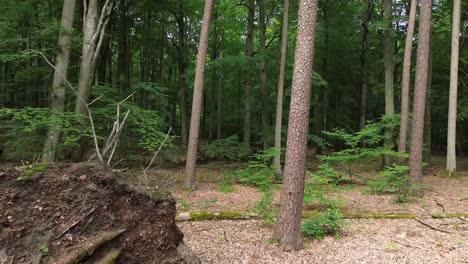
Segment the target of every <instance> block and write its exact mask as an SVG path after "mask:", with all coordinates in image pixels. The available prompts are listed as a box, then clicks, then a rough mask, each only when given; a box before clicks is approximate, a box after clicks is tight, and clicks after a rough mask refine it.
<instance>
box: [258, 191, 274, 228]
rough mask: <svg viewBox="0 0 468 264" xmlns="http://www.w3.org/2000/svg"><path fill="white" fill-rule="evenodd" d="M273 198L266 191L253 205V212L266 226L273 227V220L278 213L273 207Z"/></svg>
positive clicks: (272, 195)
mask: <svg viewBox="0 0 468 264" xmlns="http://www.w3.org/2000/svg"><path fill="white" fill-rule="evenodd" d="M273 197H274V193H273V192H271V191H267V192H265V193H264V194H263V197H262V199H261V200H260V201H258V202H256V203H255V212H257V213H258V214H259V215H260V217H262V219H263V220H264V221H265V223H266V224H268V225H274V224H275V223H276V221H275V219H276V217H277V216H278V212H279V210H278V208H275V207H274V206H273Z"/></svg>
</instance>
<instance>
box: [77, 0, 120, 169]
mask: <svg viewBox="0 0 468 264" xmlns="http://www.w3.org/2000/svg"><path fill="white" fill-rule="evenodd" d="M113 5H114V1H113V0H106V2H105V3H104V5H103V7H102V9H101V10H99V1H98V0H85V1H83V10H84V13H83V51H82V56H81V57H82V58H81V66H80V75H79V79H78V90H77V94H78V96H77V98H76V100H75V113H76V114H78V115H80V117H79V119H78V120H77V121H78V122H79V123H82V122H83V116H86V113H87V112H86V111H87V110H86V106H85V105H84V103H83V102H85V103H88V102H89V96H90V93H91V85H92V83H93V78H94V70H95V68H96V61H97V59H98V57H99V52H100V50H101V47H102V44H103V42H104V36H105V34H106V28H107V24H108V23H109V19H110V14H111V12H112V7H113ZM99 11H100V12H99ZM80 97H81V98H80ZM81 99H82V100H83V101H81ZM85 149H86V141H85V139H84V138H83V137H82V138H81V140H80V147H79V148H76V150H75V152H74V155H73V156H74V160H81V159H82V157H83V153H84V151H85Z"/></svg>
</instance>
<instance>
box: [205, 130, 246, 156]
mask: <svg viewBox="0 0 468 264" xmlns="http://www.w3.org/2000/svg"><path fill="white" fill-rule="evenodd" d="M201 150H202V152H203V154H204V155H205V156H206V157H207V158H209V159H228V160H233V161H241V160H246V159H248V157H249V156H250V154H251V149H250V147H249V146H247V145H245V144H244V143H241V142H240V141H239V137H238V136H237V135H234V136H230V137H227V138H224V139H218V140H215V141H213V142H212V143H210V144H207V145H205V146H203V147H202V148H201Z"/></svg>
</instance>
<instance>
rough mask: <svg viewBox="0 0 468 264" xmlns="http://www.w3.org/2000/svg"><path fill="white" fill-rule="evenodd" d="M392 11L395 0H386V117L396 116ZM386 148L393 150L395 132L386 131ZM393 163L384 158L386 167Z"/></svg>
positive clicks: (386, 156)
mask: <svg viewBox="0 0 468 264" xmlns="http://www.w3.org/2000/svg"><path fill="white" fill-rule="evenodd" d="M392 11H393V0H384V21H385V24H386V26H387V27H388V28H387V30H385V33H384V34H385V36H384V38H385V40H384V67H385V115H387V116H390V115H394V114H395V102H394V93H393V83H394V76H393V73H394V72H393V70H394V62H393V51H394V41H393V24H392V17H393V15H392ZM384 145H385V147H387V148H392V146H393V131H392V130H391V129H387V130H386V131H385V142H384ZM390 163H391V159H390V156H388V155H385V156H384V166H388V165H390Z"/></svg>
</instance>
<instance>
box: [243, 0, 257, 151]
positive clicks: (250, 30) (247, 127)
mask: <svg viewBox="0 0 468 264" xmlns="http://www.w3.org/2000/svg"><path fill="white" fill-rule="evenodd" d="M254 19H255V0H249V17H248V20H249V21H248V25H247V40H246V42H247V51H246V55H247V59H248V60H249V61H248V67H247V80H246V81H245V88H244V103H245V108H244V144H246V145H248V146H250V136H251V133H252V101H253V98H252V57H253V49H254V36H253V34H254Z"/></svg>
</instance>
